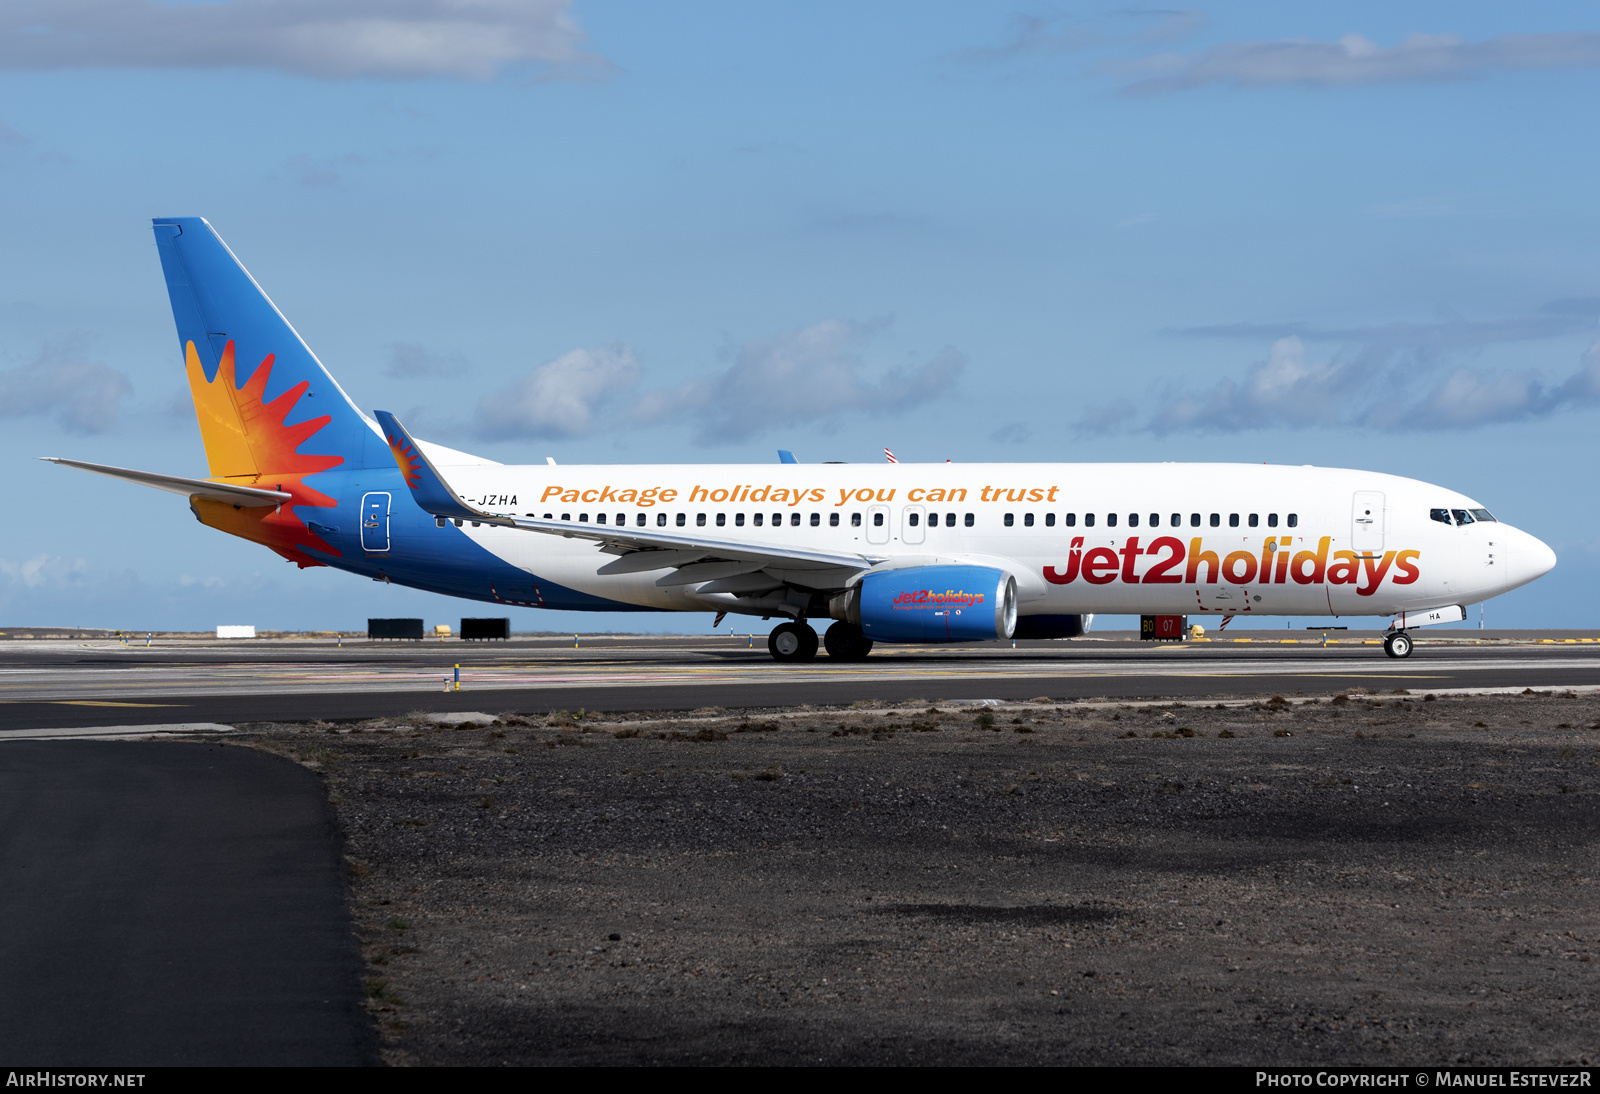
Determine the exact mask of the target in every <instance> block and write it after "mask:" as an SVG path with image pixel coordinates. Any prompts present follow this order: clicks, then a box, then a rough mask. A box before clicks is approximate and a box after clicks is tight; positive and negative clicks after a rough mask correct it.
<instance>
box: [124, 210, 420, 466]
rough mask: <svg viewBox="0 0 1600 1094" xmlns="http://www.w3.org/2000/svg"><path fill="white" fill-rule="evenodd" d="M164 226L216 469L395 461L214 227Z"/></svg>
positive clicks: (182, 329)
mask: <svg viewBox="0 0 1600 1094" xmlns="http://www.w3.org/2000/svg"><path fill="white" fill-rule="evenodd" d="M154 224H155V233H156V246H157V248H158V249H159V250H160V252H161V269H162V272H163V273H165V274H166V278H167V294H168V296H170V297H171V299H172V315H173V318H174V319H175V320H176V321H177V324H178V344H179V346H180V347H181V348H182V351H183V354H184V361H185V364H186V367H187V369H188V373H189V388H190V392H191V394H192V395H193V396H194V403H195V414H196V416H197V417H198V418H199V420H200V433H201V436H202V437H203V438H204V439H205V445H206V457H207V459H208V460H209V461H210V464H211V474H212V476H213V477H214V478H235V479H237V478H246V477H250V476H274V475H282V474H286V473H288V474H295V473H298V474H301V475H304V474H315V473H316V472H317V471H323V470H333V469H334V468H338V467H341V466H342V467H345V468H354V467H364V466H368V465H369V461H370V460H373V459H376V460H377V461H378V462H376V463H371V464H370V465H371V466H375V467H383V466H388V465H390V463H391V460H390V456H389V452H388V446H387V445H385V444H383V442H382V439H381V438H380V437H379V436H378V435H377V431H376V430H375V429H374V428H373V426H372V424H371V423H370V422H368V421H367V419H366V418H365V417H364V416H363V415H362V414H361V412H360V411H359V410H357V409H356V406H355V404H354V403H353V402H351V400H350V398H349V396H347V395H346V394H345V393H344V390H343V389H342V388H340V387H339V385H338V384H337V383H336V382H335V381H334V379H333V377H332V376H330V375H328V372H327V370H326V369H324V368H323V367H322V363H321V362H320V361H318V360H317V358H316V355H315V354H313V353H312V352H311V350H310V348H309V347H307V345H306V344H305V342H304V341H302V340H301V338H300V335H298V334H297V333H295V329H294V328H293V327H291V326H290V325H289V321H288V320H287V319H285V318H284V317H283V314H282V313H281V312H279V311H278V309H277V308H276V307H275V306H274V305H273V303H272V301H271V300H269V299H267V294H266V293H264V292H262V291H261V286H259V285H257V284H256V282H255V278H253V277H251V276H250V274H249V271H247V270H246V269H245V268H244V266H243V265H241V264H240V262H239V260H238V259H237V258H235V257H234V255H233V252H232V251H230V250H229V249H228V245H227V244H226V243H224V242H222V239H221V237H219V236H218V235H217V233H216V232H215V231H214V230H213V229H212V227H211V225H210V224H208V223H206V221H205V220H204V218H202V217H170V218H161V219H158V220H156V221H155V222H154Z"/></svg>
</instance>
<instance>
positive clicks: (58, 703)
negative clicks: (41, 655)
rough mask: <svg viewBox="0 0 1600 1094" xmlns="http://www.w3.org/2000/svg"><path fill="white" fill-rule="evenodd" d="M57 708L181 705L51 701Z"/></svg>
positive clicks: (173, 704)
mask: <svg viewBox="0 0 1600 1094" xmlns="http://www.w3.org/2000/svg"><path fill="white" fill-rule="evenodd" d="M50 702H51V703H53V704H54V705H56V706H58V707H180V706H182V705H183V704H182V703H114V702H112V701H110V700H109V699H51V700H50Z"/></svg>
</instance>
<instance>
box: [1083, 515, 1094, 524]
mask: <svg viewBox="0 0 1600 1094" xmlns="http://www.w3.org/2000/svg"><path fill="white" fill-rule="evenodd" d="M1083 526H1084V527H1085V528H1093V527H1094V514H1093V513H1085V514H1083Z"/></svg>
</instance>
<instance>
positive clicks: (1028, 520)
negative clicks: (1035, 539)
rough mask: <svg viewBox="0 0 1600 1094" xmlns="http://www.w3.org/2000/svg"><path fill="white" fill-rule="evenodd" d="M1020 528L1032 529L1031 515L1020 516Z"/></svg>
mask: <svg viewBox="0 0 1600 1094" xmlns="http://www.w3.org/2000/svg"><path fill="white" fill-rule="evenodd" d="M1022 526H1023V527H1024V528H1032V527H1033V514H1032V513H1024V514H1022Z"/></svg>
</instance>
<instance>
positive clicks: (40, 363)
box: [0, 353, 133, 433]
mask: <svg viewBox="0 0 1600 1094" xmlns="http://www.w3.org/2000/svg"><path fill="white" fill-rule="evenodd" d="M132 390H133V385H132V384H131V383H129V382H128V378H127V377H126V376H125V375H123V374H122V373H120V372H118V371H117V370H116V369H114V368H108V367H107V366H105V365H102V364H100V363H99V362H96V361H86V360H84V359H83V358H81V357H76V356H71V355H67V354H60V353H47V354H45V355H44V356H42V357H40V358H39V359H38V360H36V361H33V362H31V363H29V364H26V365H18V366H17V367H16V368H13V369H8V370H6V371H3V372H0V418H21V417H25V416H32V415H44V414H53V415H54V416H55V418H56V421H58V422H59V423H61V427H62V428H63V429H65V430H66V431H67V432H69V433H104V432H106V431H107V430H109V429H111V428H112V427H113V426H114V425H116V424H117V411H118V409H119V408H120V406H121V403H122V398H123V396H125V395H127V394H128V393H129V392H131V391H132Z"/></svg>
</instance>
